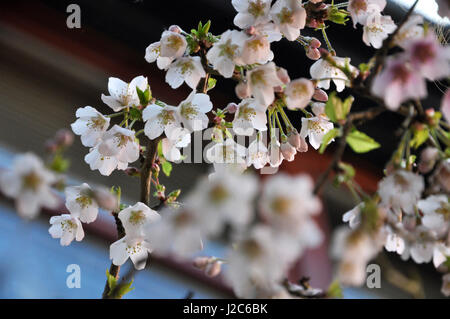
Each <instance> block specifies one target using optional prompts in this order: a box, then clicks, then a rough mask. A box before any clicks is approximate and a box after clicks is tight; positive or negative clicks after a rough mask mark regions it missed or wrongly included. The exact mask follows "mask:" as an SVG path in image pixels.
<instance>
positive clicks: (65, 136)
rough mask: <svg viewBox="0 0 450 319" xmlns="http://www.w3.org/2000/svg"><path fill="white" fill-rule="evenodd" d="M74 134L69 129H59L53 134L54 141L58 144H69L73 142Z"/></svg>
mask: <svg viewBox="0 0 450 319" xmlns="http://www.w3.org/2000/svg"><path fill="white" fill-rule="evenodd" d="M73 140H74V135H73V133H72V132H71V131H69V130H67V129H61V130H59V131H58V132H56V135H55V143H56V144H57V145H58V146H64V147H67V146H70V145H72V144H73Z"/></svg>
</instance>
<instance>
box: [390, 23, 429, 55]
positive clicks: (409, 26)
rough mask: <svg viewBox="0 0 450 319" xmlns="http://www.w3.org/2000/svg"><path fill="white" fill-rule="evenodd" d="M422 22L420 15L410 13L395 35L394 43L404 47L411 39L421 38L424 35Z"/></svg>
mask: <svg viewBox="0 0 450 319" xmlns="http://www.w3.org/2000/svg"><path fill="white" fill-rule="evenodd" d="M422 24H423V17H422V16H420V15H412V16H411V17H410V18H409V19H408V21H406V22H405V24H404V25H403V26H402V27H401V28H400V30H399V31H398V32H397V34H396V35H395V38H394V41H395V44H397V45H398V46H400V47H402V48H406V46H407V45H408V44H409V42H410V41H411V40H415V39H420V38H422V37H423V36H424V29H423V25H422Z"/></svg>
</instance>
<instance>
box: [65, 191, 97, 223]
mask: <svg viewBox="0 0 450 319" xmlns="http://www.w3.org/2000/svg"><path fill="white" fill-rule="evenodd" d="M65 193H66V207H67V209H68V210H69V212H70V214H71V215H72V216H74V217H77V218H79V219H80V221H82V222H83V223H92V222H93V221H95V220H96V219H97V215H98V203H97V201H96V199H95V195H94V192H93V191H92V189H91V188H90V187H89V185H88V184H86V183H83V184H82V185H80V186H72V187H66V189H65Z"/></svg>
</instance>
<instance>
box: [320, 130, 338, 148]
mask: <svg viewBox="0 0 450 319" xmlns="http://www.w3.org/2000/svg"><path fill="white" fill-rule="evenodd" d="M339 132H340V130H339V129H338V128H334V129H332V130H330V131H329V132H328V133H327V134H325V136H324V137H323V140H322V145H320V149H319V153H320V154H323V152H325V149H326V148H327V146H328V144H329V143H330V141H331V140H332V139H333V138H335V137H336V136H338V135H339Z"/></svg>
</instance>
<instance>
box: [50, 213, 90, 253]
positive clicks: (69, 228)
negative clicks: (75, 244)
mask: <svg viewBox="0 0 450 319" xmlns="http://www.w3.org/2000/svg"><path fill="white" fill-rule="evenodd" d="M50 225H51V227H50V229H49V230H48V232H49V233H50V235H51V236H52V237H53V238H60V243H61V246H68V245H70V243H71V242H72V241H73V240H74V239H76V241H81V240H83V238H84V231H83V226H82V225H81V222H80V220H79V219H78V218H77V217H74V216H72V215H69V214H63V215H60V216H52V217H51V218H50Z"/></svg>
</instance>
